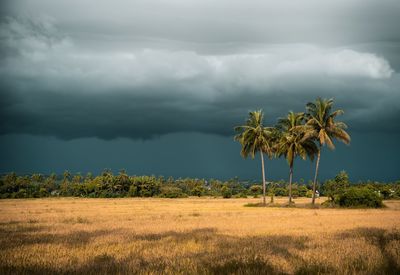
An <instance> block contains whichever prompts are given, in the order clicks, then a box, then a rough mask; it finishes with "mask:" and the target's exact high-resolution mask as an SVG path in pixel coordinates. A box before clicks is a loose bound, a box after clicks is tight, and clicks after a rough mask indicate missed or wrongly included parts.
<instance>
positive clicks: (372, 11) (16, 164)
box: [0, 0, 400, 180]
mask: <svg viewBox="0 0 400 275" xmlns="http://www.w3.org/2000/svg"><path fill="white" fill-rule="evenodd" d="M0 10H1V12H0V26H1V27H0V59H1V60H0V149H1V151H2V157H1V160H0V172H7V171H17V172H20V173H26V172H32V171H38V172H42V173H48V172H51V171H56V172H62V171H63V170H64V169H69V170H71V171H72V172H78V171H80V172H87V171H93V172H99V171H101V170H102V169H103V168H112V169H114V170H115V171H118V169H121V168H125V169H127V170H128V172H129V173H131V174H142V173H146V174H157V175H158V174H163V175H165V176H170V175H172V176H175V177H178V176H192V177H207V178H208V177H214V178H229V177H233V176H239V177H241V178H249V179H258V178H259V174H260V173H259V169H260V167H259V161H258V159H257V160H254V161H251V160H242V159H241V157H240V155H239V151H240V146H239V145H238V144H235V143H234V141H233V139H232V135H233V127H234V126H235V125H238V124H242V123H243V122H244V120H245V117H246V115H247V113H248V111H249V110H254V109H258V108H262V109H263V110H264V112H265V114H266V121H267V122H268V123H269V124H271V125H272V124H274V123H275V122H276V118H277V117H280V116H284V115H285V114H286V113H287V111H289V110H293V111H304V105H305V104H306V103H307V102H308V101H312V100H314V99H315V98H316V97H317V96H320V97H325V98H331V97H332V98H334V99H335V106H336V107H337V108H341V109H344V111H345V115H343V116H342V117H341V119H342V120H343V121H345V122H346V123H347V124H348V125H349V132H350V134H351V135H352V143H351V145H350V146H344V145H338V148H337V150H336V151H334V152H329V151H327V150H326V151H324V152H323V156H322V160H321V177H322V178H327V177H331V176H333V175H335V174H336V173H337V172H339V171H340V170H342V169H345V170H347V171H348V172H349V173H350V176H351V178H352V179H354V180H358V179H363V180H365V179H375V180H395V179H400V174H399V171H400V169H399V167H400V165H399V163H400V161H399V160H398V156H399V155H400V145H399V143H398V140H399V139H400V122H399V121H400V104H399V103H400V75H399V70H400V32H399V28H398V26H399V25H400V19H399V18H400V1H396V0H380V1H370V0H336V1H320V0H319V1H317V0H313V1H309V0H301V1H275V2H272V1H265V0H264V1H234V0H217V1H216V0H212V1H211V0H210V1H208V0H202V1H193V0H180V1H177V0H175V1H171V0H166V1H152V0H143V1H99V0H93V1H82V0H80V1H75V0H69V1H53V0H47V1H45V0H36V1H21V0H13V1H2V4H1V9H0ZM297 163H298V164H297ZM297 163H296V165H297V167H298V169H297V170H295V176H296V178H297V179H298V178H300V177H303V178H305V179H306V180H308V179H311V178H312V170H313V165H314V164H310V163H305V162H301V161H298V162H297ZM295 169H296V168H295ZM267 175H270V176H271V177H272V178H273V179H280V178H286V177H287V167H286V164H285V163H284V161H282V160H280V161H279V160H277V161H268V162H267Z"/></svg>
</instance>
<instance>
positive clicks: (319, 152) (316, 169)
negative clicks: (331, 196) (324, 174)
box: [311, 145, 321, 205]
mask: <svg viewBox="0 0 400 275" xmlns="http://www.w3.org/2000/svg"><path fill="white" fill-rule="evenodd" d="M320 158H321V145H320V146H319V149H318V156H317V164H316V166H315V176H314V182H313V187H312V189H313V190H312V191H313V192H312V202H311V203H312V205H314V204H315V191H316V188H317V178H318V169H319V160H320Z"/></svg>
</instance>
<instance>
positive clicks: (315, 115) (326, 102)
mask: <svg viewBox="0 0 400 275" xmlns="http://www.w3.org/2000/svg"><path fill="white" fill-rule="evenodd" d="M332 107H333V99H321V98H317V99H316V100H315V102H309V103H307V105H306V110H307V112H306V127H307V138H313V139H316V140H317V141H318V143H319V147H318V152H317V162H316V166H315V175H314V182H313V196H312V204H315V190H316V185H317V180H318V170H319V162H320V158H321V149H322V147H323V146H325V145H326V146H328V148H329V149H332V150H333V149H335V145H334V144H333V139H337V140H339V141H342V142H343V143H345V144H349V143H350V136H349V134H348V133H347V132H346V131H345V129H347V125H346V124H345V123H343V122H341V121H335V119H336V117H337V116H339V115H342V114H343V113H344V112H343V110H340V109H339V110H336V111H332Z"/></svg>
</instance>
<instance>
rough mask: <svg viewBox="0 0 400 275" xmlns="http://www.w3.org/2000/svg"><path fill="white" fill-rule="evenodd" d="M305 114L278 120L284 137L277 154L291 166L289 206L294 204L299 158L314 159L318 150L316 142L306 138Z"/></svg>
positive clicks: (280, 141)
mask: <svg viewBox="0 0 400 275" xmlns="http://www.w3.org/2000/svg"><path fill="white" fill-rule="evenodd" d="M303 120H304V113H294V112H289V114H288V115H287V117H285V118H280V119H279V120H278V128H279V129H281V131H282V135H281V138H280V140H279V142H278V143H277V144H276V154H277V155H278V156H284V157H285V158H286V160H287V163H288V165H289V205H290V204H291V203H292V181H293V165H294V160H295V159H296V157H297V156H299V157H301V158H302V159H304V160H305V159H306V158H307V157H309V158H310V159H311V160H313V159H314V155H315V154H316V153H317V151H318V148H317V146H316V145H315V143H314V141H313V140H312V139H309V138H305V137H306V135H307V132H306V131H304V128H303V127H301V126H302V125H303Z"/></svg>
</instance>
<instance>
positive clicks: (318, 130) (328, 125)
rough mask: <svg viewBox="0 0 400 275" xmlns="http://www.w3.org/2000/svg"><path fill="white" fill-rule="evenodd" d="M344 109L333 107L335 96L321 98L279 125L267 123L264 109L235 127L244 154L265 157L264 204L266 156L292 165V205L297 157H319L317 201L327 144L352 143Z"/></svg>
mask: <svg viewBox="0 0 400 275" xmlns="http://www.w3.org/2000/svg"><path fill="white" fill-rule="evenodd" d="M343 113H344V112H343V110H340V109H338V110H333V99H322V98H317V99H316V100H315V101H314V102H309V103H307V104H306V107H305V112H298V113H295V112H292V111H290V112H289V113H288V114H287V116H286V117H282V118H279V119H278V122H277V124H276V125H275V126H272V127H267V126H264V114H263V112H262V110H258V111H252V112H250V113H249V116H248V118H247V120H246V124H245V125H242V126H237V127H235V131H236V132H237V135H236V136H235V138H234V139H235V140H236V141H238V142H240V144H241V145H242V149H241V152H240V153H241V155H242V156H243V157H244V158H247V157H248V156H250V157H251V158H253V159H254V157H255V155H256V153H259V154H260V157H261V169H262V171H261V172H262V182H263V204H264V205H266V198H265V197H266V176H265V165H264V155H266V156H267V157H269V158H270V159H272V158H276V157H284V158H286V160H287V163H288V166H289V194H288V196H289V202H288V204H289V205H290V204H292V203H293V201H292V197H293V194H292V181H293V170H294V161H295V159H296V158H297V157H300V158H302V159H303V160H306V159H307V158H308V159H310V160H311V161H313V160H314V158H315V157H316V158H317V160H316V167H315V174H314V181H313V186H312V200H311V203H312V205H314V204H315V198H316V190H317V189H316V188H317V181H318V170H319V164H320V158H321V150H322V148H323V147H325V146H326V147H328V148H330V149H334V148H335V145H334V143H333V141H334V140H335V139H336V140H339V141H341V142H344V143H345V144H349V143H350V135H349V134H348V133H347V132H346V129H347V125H346V124H345V123H344V122H341V121H337V120H336V118H337V116H339V115H342V114H343Z"/></svg>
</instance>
